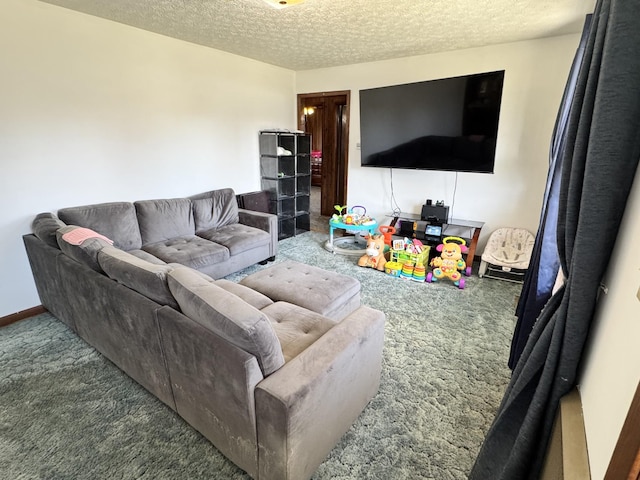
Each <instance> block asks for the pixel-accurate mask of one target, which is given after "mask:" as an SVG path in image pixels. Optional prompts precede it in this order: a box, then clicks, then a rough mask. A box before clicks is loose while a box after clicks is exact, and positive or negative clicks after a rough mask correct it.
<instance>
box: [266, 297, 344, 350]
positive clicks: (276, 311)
mask: <svg viewBox="0 0 640 480" xmlns="http://www.w3.org/2000/svg"><path fill="white" fill-rule="evenodd" d="M262 313H264V314H265V315H266V316H267V317H269V320H271V326H272V327H273V330H274V331H275V332H276V336H277V337H278V340H279V341H280V346H281V347H282V354H283V355H284V361H285V362H288V361H289V360H291V359H292V358H295V357H296V356H297V355H298V354H300V353H301V352H303V351H304V350H305V349H306V348H307V347H308V346H309V345H311V344H312V343H314V342H315V341H316V340H318V339H319V338H320V337H321V336H322V335H324V334H325V333H326V332H327V331H328V330H330V329H331V328H332V327H333V326H334V325H335V324H336V323H337V322H336V321H334V320H330V319H328V318H327V317H323V316H322V315H320V314H319V313H315V312H312V311H310V310H307V309H306V308H302V307H299V306H297V305H293V304H292V303H287V302H276V303H274V304H272V305H268V306H267V307H265V308H263V309H262Z"/></svg>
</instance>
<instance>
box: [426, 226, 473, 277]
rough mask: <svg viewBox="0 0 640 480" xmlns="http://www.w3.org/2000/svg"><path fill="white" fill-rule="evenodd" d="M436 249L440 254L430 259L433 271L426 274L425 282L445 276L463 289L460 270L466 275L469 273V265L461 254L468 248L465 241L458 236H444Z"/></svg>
mask: <svg viewBox="0 0 640 480" xmlns="http://www.w3.org/2000/svg"><path fill="white" fill-rule="evenodd" d="M436 250H437V251H438V252H440V256H439V257H435V258H434V259H433V260H431V266H432V267H433V272H429V273H428V274H427V278H426V280H427V282H429V283H430V282H435V281H436V280H440V279H441V278H444V277H447V278H449V279H450V280H451V281H452V282H453V284H454V285H455V286H456V287H458V288H460V289H463V288H464V284H465V281H464V278H462V274H461V273H460V272H461V271H463V272H464V273H465V275H467V276H469V275H471V267H467V264H466V263H465V261H464V259H463V258H462V254H463V253H466V252H467V250H468V248H467V242H465V241H464V240H463V239H462V238H460V237H445V238H443V239H442V243H441V244H440V245H438V246H437V247H436Z"/></svg>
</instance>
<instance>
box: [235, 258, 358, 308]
mask: <svg viewBox="0 0 640 480" xmlns="http://www.w3.org/2000/svg"><path fill="white" fill-rule="evenodd" d="M240 284H242V285H244V286H246V287H249V288H251V289H252V290H256V291H258V292H260V293H263V294H264V295H266V296H267V297H269V298H270V299H271V300H273V301H275V302H277V301H282V302H289V303H293V304H294V305H300V306H301V307H304V308H306V309H308V310H311V311H313V312H316V313H319V314H321V315H323V316H325V317H328V318H332V319H334V320H341V319H343V318H344V317H346V316H347V315H349V314H350V313H351V312H353V311H354V310H356V309H357V308H358V307H359V306H360V282H358V280H356V279H355V278H353V277H350V276H348V275H343V274H340V273H336V272H330V271H328V270H323V269H321V268H318V267H314V266H312V265H307V264H304V263H300V262H295V261H293V260H286V261H284V262H281V263H276V264H274V265H273V266H271V267H269V268H265V269H262V270H258V271H257V272H255V273H252V274H251V275H248V276H246V277H244V278H243V279H242V280H241V281H240Z"/></svg>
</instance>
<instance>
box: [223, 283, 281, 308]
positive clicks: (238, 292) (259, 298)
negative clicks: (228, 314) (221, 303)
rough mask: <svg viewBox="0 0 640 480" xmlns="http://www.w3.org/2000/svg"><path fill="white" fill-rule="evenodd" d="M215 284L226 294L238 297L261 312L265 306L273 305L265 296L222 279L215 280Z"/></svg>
mask: <svg viewBox="0 0 640 480" xmlns="http://www.w3.org/2000/svg"><path fill="white" fill-rule="evenodd" d="M215 283H216V285H217V286H219V287H220V288H224V289H225V290H226V291H227V292H229V293H233V294H234V295H235V296H237V297H240V298H241V299H242V300H244V301H245V302H247V303H248V304H249V305H251V306H252V307H255V308H257V309H258V310H262V309H263V308H264V307H266V306H267V305H271V304H272V303H273V300H271V299H270V298H269V297H267V296H266V295H263V294H261V293H260V292H256V291H255V290H251V289H250V288H249V287H245V286H244V285H240V284H239V283H235V282H231V281H229V280H225V279H224V278H222V279H220V280H216V281H215Z"/></svg>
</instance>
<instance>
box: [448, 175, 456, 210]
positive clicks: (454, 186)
mask: <svg viewBox="0 0 640 480" xmlns="http://www.w3.org/2000/svg"><path fill="white" fill-rule="evenodd" d="M457 190H458V172H456V180H455V182H454V184H453V198H452V199H451V209H450V210H449V213H450V215H449V221H451V220H452V219H453V208H454V207H455V205H456V191H457Z"/></svg>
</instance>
